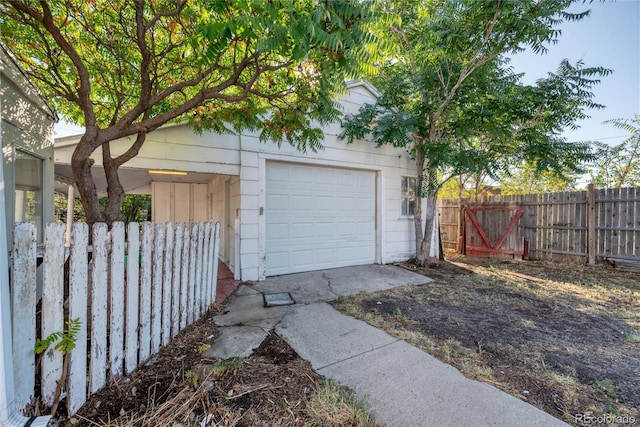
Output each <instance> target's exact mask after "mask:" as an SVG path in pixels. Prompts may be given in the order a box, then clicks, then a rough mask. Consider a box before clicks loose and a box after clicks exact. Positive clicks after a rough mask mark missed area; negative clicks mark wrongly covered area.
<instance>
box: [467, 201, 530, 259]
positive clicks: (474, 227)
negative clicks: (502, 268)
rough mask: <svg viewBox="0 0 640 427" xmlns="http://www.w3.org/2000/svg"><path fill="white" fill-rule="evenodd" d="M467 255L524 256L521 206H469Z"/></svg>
mask: <svg viewBox="0 0 640 427" xmlns="http://www.w3.org/2000/svg"><path fill="white" fill-rule="evenodd" d="M464 212H465V220H464V236H465V237H464V251H463V252H464V254H465V255H468V256H505V255H511V256H516V255H518V256H522V255H523V254H524V239H523V237H522V228H521V227H519V225H518V223H519V221H520V218H522V212H523V207H522V206H499V205H492V206H466V207H465V211H464Z"/></svg>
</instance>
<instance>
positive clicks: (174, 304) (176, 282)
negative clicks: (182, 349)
mask: <svg viewBox="0 0 640 427" xmlns="http://www.w3.org/2000/svg"><path fill="white" fill-rule="evenodd" d="M182 230H183V227H182V224H180V223H177V224H176V230H175V247H174V248H173V283H172V285H171V294H172V296H171V337H175V336H176V335H177V334H178V332H179V331H180V310H181V309H182V307H181V305H180V279H181V278H182V272H181V270H180V267H181V265H182V262H181V261H182Z"/></svg>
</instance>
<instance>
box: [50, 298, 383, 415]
mask: <svg viewBox="0 0 640 427" xmlns="http://www.w3.org/2000/svg"><path fill="white" fill-rule="evenodd" d="M221 310H223V307H222V306H216V307H214V308H213V309H212V310H210V312H209V313H208V314H207V315H206V316H205V317H203V318H202V319H200V320H199V321H198V322H196V323H194V324H193V325H191V326H189V327H187V328H186V329H185V330H183V331H182V332H181V333H180V334H179V335H178V336H177V337H176V338H175V339H174V340H172V342H171V343H170V344H169V345H168V346H167V347H164V348H163V349H162V350H161V351H160V353H159V354H157V355H156V356H154V357H152V358H151V360H150V361H149V362H148V364H147V365H146V366H144V367H142V368H140V369H138V370H137V371H135V372H133V373H132V374H131V375H130V376H128V377H125V378H120V379H118V380H117V381H115V382H113V384H112V385H111V386H109V387H107V388H105V389H103V390H102V391H100V392H98V393H96V394H94V395H93V396H92V397H91V399H90V400H89V401H87V403H86V404H85V405H84V406H83V407H82V408H81V409H80V411H79V412H78V413H77V414H75V415H73V416H72V417H67V416H66V414H65V413H64V406H63V407H62V408H61V409H60V410H59V412H58V417H57V420H56V423H57V424H58V425H64V426H148V427H152V426H154V427H155V426H202V427H207V426H247V427H248V426H316V425H318V426H319V425H324V426H336V427H337V426H344V425H346V426H371V427H375V426H376V424H375V423H374V422H373V421H372V420H371V419H370V418H369V416H368V413H367V412H366V410H365V408H364V406H363V405H362V404H361V402H359V401H358V400H357V399H356V397H355V395H354V394H353V393H352V392H350V391H349V390H347V389H345V388H343V387H341V386H339V385H337V384H334V383H332V382H330V381H327V380H325V379H324V378H323V377H322V376H320V375H318V374H317V373H315V372H314V371H313V369H312V368H311V365H310V364H309V363H308V362H307V361H305V360H303V359H301V358H300V357H299V356H298V355H297V354H296V353H295V352H294V351H293V350H292V349H291V347H290V346H289V345H288V344H287V343H286V342H285V341H284V340H282V339H281V338H280V337H279V336H277V335H276V334H275V333H271V334H269V335H268V336H267V338H266V339H265V341H264V342H263V343H262V345H261V346H260V347H259V348H258V349H256V350H255V351H254V352H253V354H252V355H251V356H249V357H247V358H245V359H239V358H235V359H229V360H214V359H207V358H205V357H203V353H204V352H205V351H206V350H207V349H208V348H209V346H210V344H211V343H212V342H213V341H214V340H215V337H216V336H217V335H218V330H217V327H216V325H215V324H214V323H213V321H212V319H211V318H212V316H214V315H215V314H217V313H219V312H220V311H221Z"/></svg>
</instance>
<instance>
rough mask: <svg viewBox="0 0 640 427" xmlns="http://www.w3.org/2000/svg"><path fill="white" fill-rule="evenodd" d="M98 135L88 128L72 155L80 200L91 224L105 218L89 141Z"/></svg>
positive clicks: (72, 165) (73, 170) (72, 167)
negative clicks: (92, 172) (93, 173)
mask: <svg viewBox="0 0 640 427" xmlns="http://www.w3.org/2000/svg"><path fill="white" fill-rule="evenodd" d="M96 137H97V132H95V131H90V130H89V129H87V131H86V133H85V134H84V135H83V136H82V138H80V142H79V143H78V145H77V146H76V149H75V151H74V152H73V155H72V156H71V171H72V172H73V179H74V181H75V182H76V187H77V188H78V193H80V201H81V202H82V206H83V207H84V213H85V217H86V220H87V223H88V224H89V225H91V224H94V223H96V222H101V221H103V220H104V217H103V215H102V211H101V210H100V203H99V202H98V191H97V189H96V185H95V183H94V181H93V175H92V174H91V166H92V165H93V159H91V158H90V156H91V153H92V152H91V151H90V150H89V149H88V147H89V146H90V144H89V141H91V140H94V139H95V138H96Z"/></svg>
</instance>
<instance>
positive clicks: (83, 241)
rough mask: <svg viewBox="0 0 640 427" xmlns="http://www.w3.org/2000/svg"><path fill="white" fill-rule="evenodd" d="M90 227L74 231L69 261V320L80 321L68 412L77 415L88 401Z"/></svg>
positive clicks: (79, 225)
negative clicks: (88, 252) (88, 248)
mask: <svg viewBox="0 0 640 427" xmlns="http://www.w3.org/2000/svg"><path fill="white" fill-rule="evenodd" d="M88 243H89V226H88V225H87V224H85V223H81V222H77V223H74V224H73V226H72V227H71V247H70V259H69V319H79V320H80V331H79V332H78V334H77V335H76V347H75V348H74V349H73V350H72V351H71V353H70V355H69V388H68V390H67V409H68V410H69V413H70V414H73V413H75V412H76V411H77V410H78V409H80V407H81V406H82V404H83V403H84V402H85V401H86V399H87V297H88V295H87V283H88V258H87V245H88Z"/></svg>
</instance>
